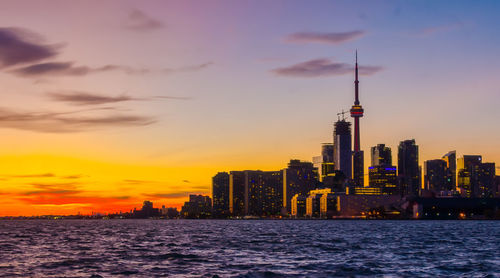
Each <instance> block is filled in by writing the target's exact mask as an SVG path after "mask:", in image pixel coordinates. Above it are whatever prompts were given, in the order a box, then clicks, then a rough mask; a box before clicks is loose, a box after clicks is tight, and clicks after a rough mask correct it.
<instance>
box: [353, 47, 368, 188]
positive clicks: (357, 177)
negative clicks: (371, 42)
mask: <svg viewBox="0 0 500 278" xmlns="http://www.w3.org/2000/svg"><path fill="white" fill-rule="evenodd" d="M354 75H355V79H354V105H353V106H352V107H351V117H353V118H354V150H353V153H352V179H353V183H354V185H355V186H363V185H364V168H365V166H364V153H363V151H362V150H361V146H360V128H359V118H361V117H363V112H364V110H363V107H362V106H361V104H360V103H359V81H358V51H356V66H355V69H354Z"/></svg>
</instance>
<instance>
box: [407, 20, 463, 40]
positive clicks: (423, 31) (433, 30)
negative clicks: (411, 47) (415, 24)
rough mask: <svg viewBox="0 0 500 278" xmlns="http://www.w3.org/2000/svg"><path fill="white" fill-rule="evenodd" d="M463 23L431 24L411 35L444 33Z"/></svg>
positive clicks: (420, 35) (425, 35) (423, 35)
mask: <svg viewBox="0 0 500 278" xmlns="http://www.w3.org/2000/svg"><path fill="white" fill-rule="evenodd" d="M463 25H464V24H463V23H461V22H457V23H450V24H444V25H439V26H431V27H427V28H424V29H421V30H419V31H417V32H415V33H413V34H412V35H413V36H414V37H428V36H431V35H434V34H437V33H444V32H448V31H452V30H455V29H459V28H461V27H463Z"/></svg>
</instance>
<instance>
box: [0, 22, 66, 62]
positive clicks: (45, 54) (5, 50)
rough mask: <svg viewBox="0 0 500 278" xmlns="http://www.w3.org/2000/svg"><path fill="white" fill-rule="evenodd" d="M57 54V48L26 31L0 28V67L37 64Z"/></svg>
mask: <svg viewBox="0 0 500 278" xmlns="http://www.w3.org/2000/svg"><path fill="white" fill-rule="evenodd" d="M57 54H58V46H56V45H49V44H45V43H43V38H42V37H41V36H40V35H38V34H36V33H34V32H31V31H29V30H27V29H23V28H14V27H7V28H2V27H0V67H7V66H13V65H17V64H23V63H33V62H38V61H41V60H44V59H47V58H52V57H54V56H56V55H57Z"/></svg>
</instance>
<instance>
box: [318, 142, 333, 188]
mask: <svg viewBox="0 0 500 278" xmlns="http://www.w3.org/2000/svg"><path fill="white" fill-rule="evenodd" d="M313 164H314V167H316V168H318V177H319V181H323V179H324V178H325V177H327V176H328V175H331V174H333V172H334V171H335V167H334V164H333V144H332V143H323V144H322V145H321V156H319V157H313Z"/></svg>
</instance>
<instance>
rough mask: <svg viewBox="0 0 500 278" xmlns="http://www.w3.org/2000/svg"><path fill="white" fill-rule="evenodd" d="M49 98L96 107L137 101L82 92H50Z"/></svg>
mask: <svg viewBox="0 0 500 278" xmlns="http://www.w3.org/2000/svg"><path fill="white" fill-rule="evenodd" d="M47 96H48V97H49V98H50V99H52V100H55V101H61V102H68V103H71V104H76V105H95V104H107V103H116V102H122V101H129V100H140V99H135V98H132V97H130V96H127V95H118V96H104V95H100V94H95V93H89V92H82V91H69V92H48V93H47Z"/></svg>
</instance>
